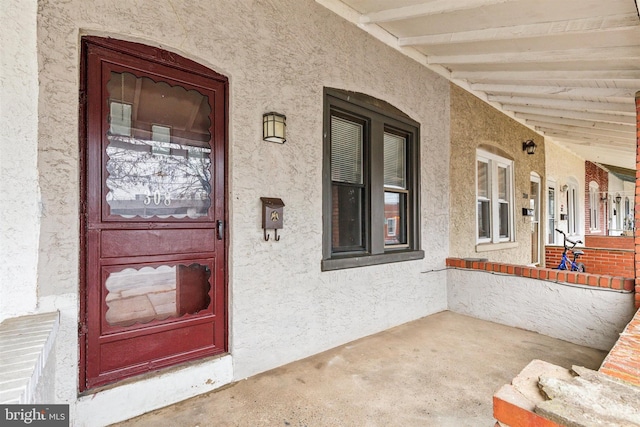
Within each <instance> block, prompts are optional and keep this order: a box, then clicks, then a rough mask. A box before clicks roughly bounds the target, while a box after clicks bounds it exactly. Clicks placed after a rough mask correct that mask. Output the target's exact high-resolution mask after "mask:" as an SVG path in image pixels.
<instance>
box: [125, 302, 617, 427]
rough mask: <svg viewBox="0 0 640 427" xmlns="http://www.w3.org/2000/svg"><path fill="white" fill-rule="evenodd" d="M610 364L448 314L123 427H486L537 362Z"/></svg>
mask: <svg viewBox="0 0 640 427" xmlns="http://www.w3.org/2000/svg"><path fill="white" fill-rule="evenodd" d="M605 356H606V352H605V351H601V350H594V349H590V348H587V347H584V346H579V345H575V344H571V343H568V342H566V341H562V340H558V339H554V338H550V337H548V336H545V335H541V334H538V333H535V332H529V331H524V330H522V329H518V328H513V327H508V326H504V325H500V324H497V323H493V322H488V321H484V320H478V319H475V318H472V317H468V316H464V315H461V314H457V313H454V312H451V311H445V312H441V313H437V314H434V315H431V316H428V317H425V318H422V319H419V320H417V321H413V322H409V323H406V324H404V325H400V326H398V327H395V328H392V329H389V330H387V331H384V332H381V333H378V334H375V335H371V336H369V337H365V338H362V339H359V340H356V341H353V342H351V343H348V344H346V345H343V346H340V347H337V348H335V349H332V350H328V351H326V352H323V353H320V354H317V355H315V356H312V357H309V358H306V359H303V360H301V361H298V362H294V363H291V364H288V365H285V366H282V367H280V368H277V369H274V370H271V371H268V372H265V373H263V374H260V375H257V376H254V377H251V378H249V379H247V380H243V381H239V382H237V383H234V384H233V385H231V386H229V387H226V388H223V389H221V390H217V391H214V392H211V393H208V394H205V395H202V396H199V397H195V398H192V399H189V400H186V401H184V402H181V403H177V404H175V405H171V406H169V407H166V408H163V409H160V410H157V411H154V412H150V413H147V414H145V415H142V416H140V417H137V418H134V419H132V420H129V421H127V422H124V423H120V424H117V425H119V426H123V427H124V426H126V427H139V426H140V427H141V426H148V425H176V426H208V425H216V426H296V427H297V426H329V425H333V426H338V425H339V426H394V425H399V426H438V427H447V426H451V427H465V426H468V427H480V426H486V427H489V426H492V425H493V424H494V423H495V420H494V418H493V402H492V396H493V394H494V393H495V392H496V391H497V390H498V389H499V388H500V387H501V386H503V385H504V384H507V383H509V382H510V381H511V379H512V378H514V377H515V376H516V375H517V374H518V373H519V372H520V371H521V370H522V369H523V368H524V367H525V366H526V365H527V364H528V363H529V362H530V361H531V360H533V359H541V360H544V361H546V362H550V363H553V364H556V365H559V366H562V367H566V368H570V367H571V366H572V365H581V366H585V367H587V368H590V369H598V367H599V366H600V364H601V363H602V360H603V359H604V357H605Z"/></svg>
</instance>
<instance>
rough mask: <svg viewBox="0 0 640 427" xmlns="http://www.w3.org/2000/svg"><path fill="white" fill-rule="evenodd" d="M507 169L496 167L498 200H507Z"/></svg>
mask: <svg viewBox="0 0 640 427" xmlns="http://www.w3.org/2000/svg"><path fill="white" fill-rule="evenodd" d="M508 188H509V187H508V186H507V168H504V167H501V166H498V199H500V200H508V197H507V194H508V193H507V192H508Z"/></svg>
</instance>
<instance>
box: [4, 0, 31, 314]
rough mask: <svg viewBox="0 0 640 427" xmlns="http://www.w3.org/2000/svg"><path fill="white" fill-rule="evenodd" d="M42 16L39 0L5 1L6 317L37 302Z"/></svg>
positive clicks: (24, 311)
mask: <svg viewBox="0 0 640 427" xmlns="http://www.w3.org/2000/svg"><path fill="white" fill-rule="evenodd" d="M36 15H37V4H36V2H29V1H22V0H6V1H5V0H3V2H2V6H1V7H0V22H1V23H2V25H0V41H1V42H0V49H1V50H2V53H1V54H0V129H2V131H1V132H0V177H1V179H0V259H1V260H2V263H0V321H2V320H3V319H6V318H8V317H11V316H16V315H21V314H25V313H29V312H33V311H34V310H35V309H36V303H37V301H36V293H37V288H36V281H37V268H36V264H37V262H36V260H37V258H38V249H37V248H38V233H39V227H40V206H39V203H38V201H39V200H40V193H39V188H38V172H37V170H36V156H37V154H36V153H37V136H38V135H37V134H38V116H37V112H38V58H37V55H36V40H37V38H36V37H37V36H36V30H37V27H36Z"/></svg>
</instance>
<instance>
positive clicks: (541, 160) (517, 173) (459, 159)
mask: <svg viewBox="0 0 640 427" xmlns="http://www.w3.org/2000/svg"><path fill="white" fill-rule="evenodd" d="M529 139H532V140H534V141H535V143H536V144H537V149H536V152H535V154H533V155H528V154H527V153H525V152H524V151H522V142H524V141H526V140H529ZM481 146H483V147H486V146H490V147H493V148H495V149H498V150H500V152H501V153H504V155H505V156H507V157H508V158H509V159H511V160H513V163H514V181H515V189H514V190H515V191H514V226H515V243H516V244H517V246H516V247H510V248H508V249H499V250H490V251H483V252H478V251H477V250H476V223H477V218H476V150H477V149H478V148H479V147H481ZM450 163H451V200H450V206H451V217H450V221H451V224H450V227H449V229H450V234H449V244H450V247H451V252H450V255H451V256H452V257H458V258H474V257H481V258H487V259H488V260H489V261H500V262H505V263H511V264H528V263H530V262H531V224H530V222H531V221H530V218H528V217H523V216H522V208H524V207H529V200H528V197H525V195H529V192H530V177H531V172H535V173H537V174H538V176H540V177H541V179H542V181H541V182H542V184H543V185H541V199H542V200H541V202H542V203H541V207H540V212H541V213H544V212H545V201H544V194H545V193H544V191H543V189H544V176H545V144H544V139H543V138H542V137H541V136H540V135H538V134H537V133H535V132H533V131H532V130H531V129H529V128H527V127H525V126H523V125H522V124H520V123H518V122H516V121H515V120H513V119H511V118H509V117H507V116H505V115H504V114H503V113H500V112H499V111H498V110H496V109H495V108H493V107H492V106H490V105H489V104H487V103H485V102H483V101H481V100H480V99H478V98H476V97H474V96H473V95H471V94H469V93H467V92H465V91H464V90H462V89H460V88H459V87H458V86H455V85H453V84H452V85H451V162H450ZM485 247H486V245H485ZM543 258H544V256H543Z"/></svg>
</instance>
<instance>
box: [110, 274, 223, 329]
mask: <svg viewBox="0 0 640 427" xmlns="http://www.w3.org/2000/svg"><path fill="white" fill-rule="evenodd" d="M210 275H211V272H210V270H209V268H208V267H207V266H204V265H200V264H191V265H190V266H186V265H177V266H168V265H161V266H159V267H157V268H153V267H143V268H141V269H139V270H136V269H134V268H125V269H124V270H122V271H117V272H114V273H111V274H109V277H107V280H106V283H105V287H106V289H107V293H106V297H105V302H106V304H107V312H106V315H105V317H106V321H107V322H108V323H109V324H110V325H111V326H131V325H133V324H136V323H148V322H151V321H152V320H163V319H166V318H169V317H180V316H182V315H185V314H194V313H197V312H198V311H201V310H204V309H205V308H207V307H208V306H209V303H210V302H211V298H210V297H209V290H210V289H211V286H210V285H209V276H210Z"/></svg>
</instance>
